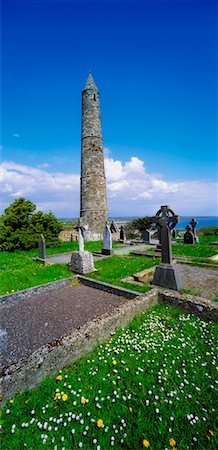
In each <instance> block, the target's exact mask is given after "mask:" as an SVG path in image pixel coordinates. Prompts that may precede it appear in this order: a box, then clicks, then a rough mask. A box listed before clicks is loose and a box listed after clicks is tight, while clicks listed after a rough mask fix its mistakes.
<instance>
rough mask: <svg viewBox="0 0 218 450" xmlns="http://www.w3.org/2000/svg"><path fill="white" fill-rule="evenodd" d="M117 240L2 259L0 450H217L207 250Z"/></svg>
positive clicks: (205, 244)
mask: <svg viewBox="0 0 218 450" xmlns="http://www.w3.org/2000/svg"><path fill="white" fill-rule="evenodd" d="M170 217H171V215H170ZM188 231H189V230H188ZM122 233H123V230H122ZM168 236H169V235H168ZM121 237H122V239H119V240H118V241H110V242H109V241H108V234H107V236H104V240H103V241H90V242H88V241H85V242H84V240H83V236H82V234H81V235H80V237H79V240H78V241H73V242H62V244H61V245H60V246H59V247H57V246H53V247H49V248H46V243H45V241H44V239H43V240H42V243H43V249H42V248H40V249H39V250H38V249H33V250H30V251H17V252H14V253H10V252H1V253H0V258H1V261H2V264H1V267H2V276H1V280H2V286H1V287H2V292H1V311H2V317H3V316H4V320H3V322H2V324H3V329H7V327H8V330H7V336H6V338H7V339H8V345H6V347H7V351H5V350H6V348H4V345H5V342H6V341H5V340H4V338H5V336H4V334H3V335H2V336H1V340H2V343H3V360H2V394H3V398H2V400H3V406H4V408H3V412H2V421H3V434H2V443H3V446H2V448H4V449H7V448H8V437H10V449H12V448H16V447H17V446H18V445H19V446H20V447H19V448H37V449H38V448H39V449H40V448H55V449H59V448H65V449H68V448H82V447H83V448H86V449H89V448H96V449H97V448H99V449H101V448H105V449H106V448H110V447H114V448H117V449H119V448H134V449H137V448H142V447H146V448H151V449H160V450H161V449H162V448H168V449H171V448H178V449H186V448H196V449H198V448H199V449H200V448H202V449H203V448H212V449H213V448H214V449H215V448H216V443H217V440H216V424H215V411H216V400H215V397H216V396H215V394H214V393H215V386H216V383H217V379H216V378H217V370H218V367H217V360H216V340H217V337H218V335H217V324H216V322H217V321H218V308H217V303H216V301H217V298H218V295H217V262H216V261H215V260H213V259H211V258H213V257H214V255H216V254H217V246H216V241H217V238H216V236H200V237H199V239H198V241H197V242H193V243H192V244H189V243H184V237H183V238H179V239H178V240H177V241H176V239H175V238H172V237H170V236H169V237H168V239H169V241H168V242H167V248H168V250H167V252H166V253H164V255H163V250H162V249H161V251H160V249H159V253H158V251H157V247H158V243H157V242H158V241H157V239H155V238H153V239H152V238H151V239H150V240H149V242H146V241H145V242H144V243H140V244H137V243H134V245H133V243H132V242H131V241H130V242H128V240H127V239H126V238H125V236H124V235H123V234H122V236H121ZM108 242H109V244H108ZM140 242H141V241H140ZM130 244H131V245H130ZM40 245H41V243H40ZM162 246H163V240H162ZM81 252H82V253H83V254H85V256H86V254H87V253H88V254H89V255H92V264H93V266H91V268H90V269H89V270H88V273H86V272H84V275H83V274H81V275H80V274H79V273H76V272H77V270H76V271H75V272H74V271H73V270H72V255H78V253H81ZM58 258H59V259H58ZM163 259H164V262H163ZM161 260H162V263H161ZM58 261H59V262H58ZM161 264H170V265H171V266H172V265H173V268H175V267H176V268H177V270H179V271H180V275H181V276H182V286H178V287H177V288H176V289H175V290H173V289H172V287H170V288H169V287H168V288H167V286H162V287H161V286H158V285H157V284H156V285H155V284H154V285H153V284H152V282H153V280H154V273H155V270H156V267H161ZM81 267H82V266H80V269H79V271H80V270H83V268H82V269H81ZM164 267H165V266H164ZM184 279H185V280H186V283H184ZM34 305H35V306H34ZM36 311H38V312H37V315H36V316H35V317H34V314H36ZM13 317H14V319H13ZM15 318H16V324H15ZM23 322H24V323H25V326H23V325H22V324H23ZM5 327H6V328H5ZM21 329H22V331H21ZM28 330H29V331H28ZM30 330H31V334H30ZM181 349H182V351H181ZM30 388H34V389H30ZM209 392H210V395H208V393H209ZM204 393H205V394H204ZM169 407H170V411H171V414H169ZM18 442H19V444H18Z"/></svg>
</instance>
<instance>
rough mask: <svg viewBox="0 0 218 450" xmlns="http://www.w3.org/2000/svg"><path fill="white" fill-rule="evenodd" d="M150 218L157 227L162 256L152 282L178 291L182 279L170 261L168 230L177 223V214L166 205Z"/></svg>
mask: <svg viewBox="0 0 218 450" xmlns="http://www.w3.org/2000/svg"><path fill="white" fill-rule="evenodd" d="M152 220H153V223H155V224H156V226H157V227H158V229H159V233H160V242H161V256H162V262H161V264H159V265H158V266H157V267H156V269H155V272H154V278H153V280H152V284H154V285H157V286H161V287H164V288H167V289H174V290H176V291H178V290H179V289H181V287H182V279H181V274H180V272H179V268H178V267H176V266H175V265H174V264H173V262H172V250H171V239H170V230H172V229H173V228H174V227H175V226H176V224H177V223H178V221H179V216H177V215H176V214H175V213H174V211H173V210H172V209H170V207H169V206H167V205H166V206H161V208H160V209H159V211H158V212H157V214H156V216H154V217H152Z"/></svg>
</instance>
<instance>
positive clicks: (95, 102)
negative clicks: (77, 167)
mask: <svg viewBox="0 0 218 450" xmlns="http://www.w3.org/2000/svg"><path fill="white" fill-rule="evenodd" d="M107 218H108V211H107V195H106V180H105V171H104V156H103V146H102V130H101V113H100V96H99V91H98V88H97V86H96V84H95V82H94V80H93V77H92V75H91V73H89V76H88V79H87V81H86V84H85V87H84V89H83V91H82V144H81V184H80V225H81V226H82V227H83V228H84V232H83V234H84V239H85V240H86V241H88V240H92V241H95V240H98V239H102V235H103V230H104V228H105V223H106V221H107Z"/></svg>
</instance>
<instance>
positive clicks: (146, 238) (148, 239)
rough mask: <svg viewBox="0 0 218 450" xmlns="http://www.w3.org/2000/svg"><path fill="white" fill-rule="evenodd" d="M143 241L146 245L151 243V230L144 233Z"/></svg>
mask: <svg viewBox="0 0 218 450" xmlns="http://www.w3.org/2000/svg"><path fill="white" fill-rule="evenodd" d="M142 239H143V241H144V242H145V243H146V244H150V243H151V232H150V231H149V230H143V231H142Z"/></svg>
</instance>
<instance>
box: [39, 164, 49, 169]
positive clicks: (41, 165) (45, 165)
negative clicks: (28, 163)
mask: <svg viewBox="0 0 218 450" xmlns="http://www.w3.org/2000/svg"><path fill="white" fill-rule="evenodd" d="M37 167H38V168H39V169H48V167H50V164H48V163H42V164H39V165H38V166H37Z"/></svg>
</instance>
